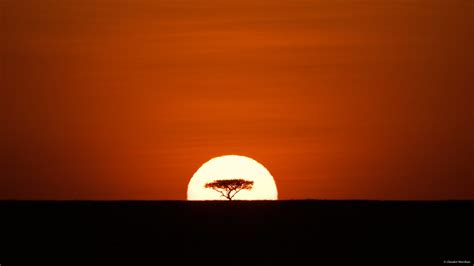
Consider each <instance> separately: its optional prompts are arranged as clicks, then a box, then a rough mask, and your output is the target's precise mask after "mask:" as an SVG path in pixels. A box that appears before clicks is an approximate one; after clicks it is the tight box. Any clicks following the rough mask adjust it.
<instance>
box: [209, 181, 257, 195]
mask: <svg viewBox="0 0 474 266" xmlns="http://www.w3.org/2000/svg"><path fill="white" fill-rule="evenodd" d="M204 187H205V188H211V189H213V190H215V191H217V192H219V193H220V194H221V196H222V197H224V198H226V199H228V200H232V198H233V197H234V196H235V194H237V193H239V191H241V190H243V189H248V190H251V189H252V187H253V181H248V180H244V179H227V180H214V181H212V182H210V183H206V185H205V186H204Z"/></svg>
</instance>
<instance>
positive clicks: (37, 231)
mask: <svg viewBox="0 0 474 266" xmlns="http://www.w3.org/2000/svg"><path fill="white" fill-rule="evenodd" d="M0 210H1V219H0V225H1V226H0V236H1V242H2V246H3V248H2V249H1V250H0V260H1V261H2V262H1V264H2V265H31V263H30V262H31V260H33V261H34V262H35V263H34V264H35V265H43V264H44V265H73V264H79V265H82V266H84V265H137V266H139V265H219V266H221V265H223V264H225V265H258V266H260V265H345V266H346V265H446V264H443V260H473V255H472V254H473V253H472V244H470V241H472V239H474V227H473V226H472V225H473V224H474V217H473V213H474V201H439V202H438V201H433V202H431V201H426V202H425V201H325V200H307V201H284V200H283V201H282V200H278V201H202V202H200V201H3V202H2V201H0ZM63 258H66V260H64V259H63ZM75 262H77V263H75Z"/></svg>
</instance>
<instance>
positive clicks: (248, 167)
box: [188, 155, 278, 200]
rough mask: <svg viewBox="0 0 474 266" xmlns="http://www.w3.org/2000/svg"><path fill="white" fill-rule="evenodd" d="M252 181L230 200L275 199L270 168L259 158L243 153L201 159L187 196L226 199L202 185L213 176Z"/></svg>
mask: <svg viewBox="0 0 474 266" xmlns="http://www.w3.org/2000/svg"><path fill="white" fill-rule="evenodd" d="M227 179H245V180H249V181H253V182H254V183H253V187H252V189H250V190H241V191H239V192H238V193H237V194H236V195H235V197H234V198H233V199H234V200H277V199H278V191H277V187H276V184H275V180H274V179H273V176H272V175H271V174H270V172H269V171H268V170H267V169H266V168H265V167H264V166H263V165H262V164H260V163H259V162H257V161H255V160H253V159H251V158H249V157H245V156H239V155H225V156H220V157H215V158H213V159H211V160H209V161H208V162H206V163H204V164H203V165H202V166H201V167H200V168H199V169H198V170H197V172H196V173H194V175H193V177H192V178H191V180H190V181H189V184H188V200H226V199H225V198H224V197H222V196H221V195H220V194H219V193H218V192H216V191H214V190H212V189H209V188H205V185H206V183H209V182H212V181H215V180H227Z"/></svg>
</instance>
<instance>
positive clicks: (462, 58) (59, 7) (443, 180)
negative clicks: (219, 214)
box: [0, 0, 474, 200]
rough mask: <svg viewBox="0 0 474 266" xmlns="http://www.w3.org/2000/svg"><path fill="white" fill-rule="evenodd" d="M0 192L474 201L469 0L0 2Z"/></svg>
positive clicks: (473, 40)
mask: <svg viewBox="0 0 474 266" xmlns="http://www.w3.org/2000/svg"><path fill="white" fill-rule="evenodd" d="M0 8H1V22H0V30H1V35H0V36H1V37H0V38H1V45H0V49H1V50H0V55H1V77H0V78H1V81H0V86H1V95H0V96H1V100H0V104H1V105H0V110H1V154H2V156H1V173H0V174H1V176H0V198H1V199H147V200H148V199H157V200H164V199H170V200H174V199H178V200H180V199H183V200H184V199H185V198H186V189H187V184H188V182H189V179H190V178H191V176H192V175H193V173H194V172H195V171H196V170H197V169H198V168H199V167H200V165H201V164H202V163H204V162H205V161H207V160H209V159H210V158H212V157H214V156H219V155H225V154H239V155H245V156H249V157H252V158H254V159H256V160H258V161H259V162H261V163H262V164H263V165H265V166H266V167H267V168H268V169H269V171H270V172H271V173H272V175H273V176H274V177H275V180H276V183H277V186H278V190H279V198H280V199H307V198H315V199H473V198H474V189H473V188H474V175H473V173H474V171H473V170H474V159H473V158H474V157H473V151H474V145H473V144H474V121H473V120H474V119H473V106H474V105H473V101H474V92H473V90H474V81H473V77H474V71H473V70H474V56H473V55H474V52H473V48H474V1H471V0H426V1H425V0H423V1H421V0H390V1H379V0H357V1H356V0H349V1H339V0H336V1H335V0H331V1H322V0H312V1H310V0H304V1H300V0H259V1H255V0H166V1H164V0H117V1H108V0H85V1H84V0H65V1H52V0H25V1H17V0H3V1H1V2H0Z"/></svg>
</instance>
